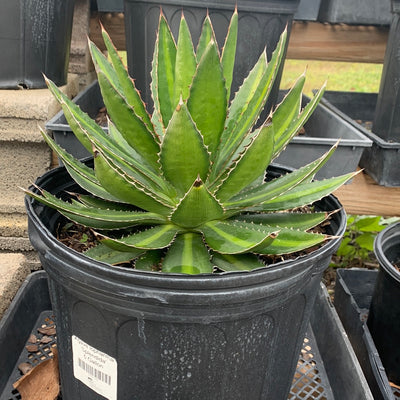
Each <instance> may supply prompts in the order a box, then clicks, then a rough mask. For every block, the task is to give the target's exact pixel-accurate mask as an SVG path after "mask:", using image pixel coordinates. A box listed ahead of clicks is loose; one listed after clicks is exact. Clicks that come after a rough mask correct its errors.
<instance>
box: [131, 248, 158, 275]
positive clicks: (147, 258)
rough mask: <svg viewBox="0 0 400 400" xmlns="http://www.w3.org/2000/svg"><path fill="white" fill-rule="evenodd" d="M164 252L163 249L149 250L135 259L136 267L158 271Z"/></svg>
mask: <svg viewBox="0 0 400 400" xmlns="http://www.w3.org/2000/svg"><path fill="white" fill-rule="evenodd" d="M162 256H163V252H162V251H161V250H147V251H146V252H145V253H144V254H143V255H141V256H139V257H138V258H137V259H136V260H135V269H138V270H141V271H157V270H158V269H159V266H160V265H161V261H162Z"/></svg>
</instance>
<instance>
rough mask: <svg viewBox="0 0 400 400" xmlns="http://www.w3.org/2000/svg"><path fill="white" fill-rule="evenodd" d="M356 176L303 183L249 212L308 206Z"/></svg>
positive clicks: (349, 175)
mask: <svg viewBox="0 0 400 400" xmlns="http://www.w3.org/2000/svg"><path fill="white" fill-rule="evenodd" d="M354 175H356V173H349V174H346V175H342V176H338V177H334V178H328V179H324V180H322V181H313V182H310V183H303V184H300V185H298V186H296V187H295V188H293V189H291V190H289V191H287V192H286V193H285V194H283V195H282V196H279V197H276V198H274V199H272V200H269V201H267V202H265V203H263V204H261V205H258V206H255V207H252V208H249V210H251V211H263V212H266V211H267V212H270V211H280V210H290V209H293V208H296V207H302V206H306V205H308V204H312V203H314V202H316V201H318V200H321V199H322V198H323V197H325V196H327V195H328V194H330V193H332V192H333V191H335V190H336V189H337V188H339V187H340V186H342V185H343V184H345V183H346V182H347V181H348V180H350V179H351V178H353V177H354Z"/></svg>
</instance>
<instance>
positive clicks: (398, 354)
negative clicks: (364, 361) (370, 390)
mask: <svg viewBox="0 0 400 400" xmlns="http://www.w3.org/2000/svg"><path fill="white" fill-rule="evenodd" d="M374 253H375V256H376V258H377V259H378V261H379V272H378V276H377V278H376V283H375V288H374V292H373V295H372V300H371V306H370V310H369V315H368V327H369V329H370V331H371V335H372V338H373V339H374V343H375V345H376V348H377V349H378V353H379V355H380V358H381V360H382V363H383V366H384V367H385V370H386V373H387V376H388V378H389V380H390V381H392V382H394V383H395V384H397V385H399V384H400V349H399V345H398V340H399V337H400V324H399V318H400V222H397V223H395V224H392V225H389V226H388V227H387V228H385V229H384V230H383V231H381V232H380V233H379V234H378V236H377V237H376V239H375V242H374Z"/></svg>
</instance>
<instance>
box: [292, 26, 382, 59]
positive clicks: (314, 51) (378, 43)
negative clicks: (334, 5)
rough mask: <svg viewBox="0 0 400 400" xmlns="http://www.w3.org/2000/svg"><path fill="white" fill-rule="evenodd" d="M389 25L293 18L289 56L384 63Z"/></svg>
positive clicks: (294, 57)
mask: <svg viewBox="0 0 400 400" xmlns="http://www.w3.org/2000/svg"><path fill="white" fill-rule="evenodd" d="M388 33H389V27H387V26H382V27H377V26H362V25H345V24H323V23H319V22H300V21H295V22H294V23H293V26H292V32H291V34H290V39H289V47H288V53H287V57H288V58H293V59H303V60H328V61H350V62H368V63H383V59H384V56H385V50H386V43H387V39H388Z"/></svg>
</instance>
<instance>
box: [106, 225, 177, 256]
mask: <svg viewBox="0 0 400 400" xmlns="http://www.w3.org/2000/svg"><path fill="white" fill-rule="evenodd" d="M178 232H179V229H178V228H177V227H176V226H175V225H172V224H167V225H157V226H154V227H152V228H149V229H147V230H144V231H139V232H136V233H133V234H131V235H127V236H124V237H122V238H117V239H116V238H112V237H108V236H104V235H101V236H99V240H100V241H101V243H103V244H104V245H106V246H108V247H110V248H111V249H114V250H118V251H128V252H130V251H132V249H143V250H156V249H163V248H165V247H168V246H169V245H170V244H171V243H172V241H173V240H174V238H175V236H176V235H177V234H178Z"/></svg>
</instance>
